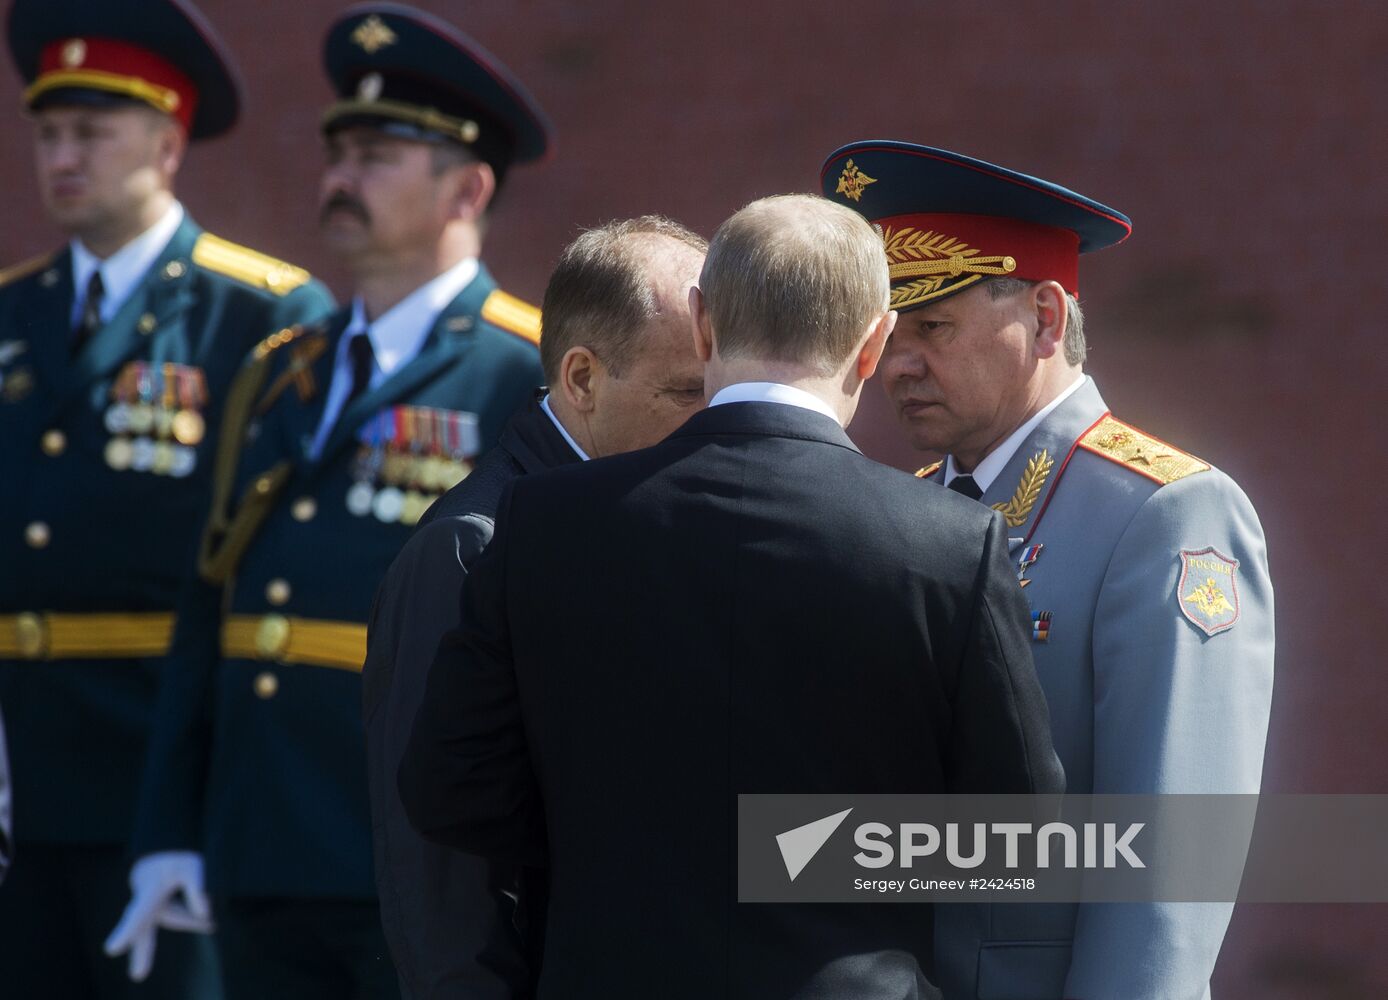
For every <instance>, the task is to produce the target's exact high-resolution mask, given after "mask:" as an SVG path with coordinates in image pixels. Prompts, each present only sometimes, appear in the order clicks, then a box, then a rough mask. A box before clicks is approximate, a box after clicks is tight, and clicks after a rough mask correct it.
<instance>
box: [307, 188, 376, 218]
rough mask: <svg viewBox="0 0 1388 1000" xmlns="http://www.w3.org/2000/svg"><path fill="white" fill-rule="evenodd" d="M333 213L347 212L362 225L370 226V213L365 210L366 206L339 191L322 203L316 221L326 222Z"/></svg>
mask: <svg viewBox="0 0 1388 1000" xmlns="http://www.w3.org/2000/svg"><path fill="white" fill-rule="evenodd" d="M333 212H347V213H348V214H350V215H355V216H356V217H357V218H358V219H359V220H361V222H362V224H363V225H366V226H369V225H371V213H370V212H368V211H367V210H366V206H365V205H363V204H362V203H361V202H360V201H358V200H357V199H356V198H353V197H352V196H351V195H350V194H348V193H347V192H345V191H339V192H337V194H335V195H333V196H332V197H331V198H329V199H328V200H327V201H325V202H323V207H322V208H321V209H319V210H318V221H319V222H320V223H322V222H326V221H327V219H328V216H329V215H331V214H332V213H333Z"/></svg>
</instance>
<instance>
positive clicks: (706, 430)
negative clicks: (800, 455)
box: [670, 402, 858, 451]
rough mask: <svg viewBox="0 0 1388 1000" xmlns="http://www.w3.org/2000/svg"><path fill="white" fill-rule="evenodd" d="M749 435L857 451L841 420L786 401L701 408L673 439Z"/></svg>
mask: <svg viewBox="0 0 1388 1000" xmlns="http://www.w3.org/2000/svg"><path fill="white" fill-rule="evenodd" d="M724 435H746V436H749V437H784V438H795V439H798V440H801V441H819V442H822V443H824V444H832V445H837V446H838V447H840V448H848V449H849V450H851V451H857V450H858V446H857V445H855V444H854V443H853V442H852V440H850V439H849V437H848V434H847V432H845V431H844V429H843V428H842V427H840V426H839V423H838V421H836V420H833V419H831V418H829V417H826V416H825V415H824V414H822V413H816V412H815V411H814V410H807V409H805V408H804V407H802V406H789V405H786V404H784V403H753V402H748V403H722V404H719V405H718V406H710V407H709V408H708V409H706V410H700V411H699V412H698V413H696V414H694V416H692V417H690V418H689V419H688V420H687V421H685V423H684V425H683V426H682V427H680V429H679V430H677V431H675V433H674V434H672V435H670V436H671V438H684V437H701V436H724Z"/></svg>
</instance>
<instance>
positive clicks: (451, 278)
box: [337, 257, 478, 388]
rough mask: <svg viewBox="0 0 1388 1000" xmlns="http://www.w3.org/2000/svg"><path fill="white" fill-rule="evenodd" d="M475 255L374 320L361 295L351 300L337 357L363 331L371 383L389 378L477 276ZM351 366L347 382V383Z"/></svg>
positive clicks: (422, 286)
mask: <svg viewBox="0 0 1388 1000" xmlns="http://www.w3.org/2000/svg"><path fill="white" fill-rule="evenodd" d="M477 271H478V266H477V258H475V257H468V258H466V259H464V260H461V261H459V262H458V263H456V264H454V265H453V266H452V267H450V268H449V269H448V270H447V271H444V272H443V273H442V274H440V275H438V276H437V277H434V278H431V279H430V280H429V281H427V282H425V283H424V284H422V285H420V286H419V287H418V288H416V289H415V290H414V291H412V292H411V293H410V294H409V295H406V296H405V297H404V298H403V299H401V300H400V301H399V302H397V303H395V305H393V306H391V307H390V308H389V309H387V310H386V311H385V312H383V313H381V315H380V316H378V317H377V318H376V320H375V321H374V322H372V321H369V320H368V319H367V316H366V304H365V303H364V302H363V301H362V298H361V296H360V295H358V296H357V297H356V298H354V299H353V300H352V319H351V321H350V322H349V323H348V324H347V329H346V330H345V331H343V334H342V338H341V340H340V341H339V342H338V352H337V353H338V357H339V359H340V360H344V361H345V359H346V356H347V342H348V341H349V340H350V339H351V338H352V336H353V335H355V334H358V333H361V332H362V331H363V330H365V331H366V335H367V336H368V337H370V338H371V350H372V351H373V352H374V353H375V355H376V366H375V369H374V370H373V371H372V373H371V387H372V388H375V387H376V386H377V385H379V384H380V383H381V382H384V381H385V380H386V379H388V378H390V376H391V375H392V374H394V373H395V370H396V369H397V368H399V367H400V366H401V365H403V364H404V363H405V362H407V361H409V360H411V359H412V358H413V357H414V356H415V355H416V354H418V353H419V349H420V347H421V346H423V344H424V338H425V337H427V336H429V331H430V330H432V329H433V328H434V323H435V321H437V320H438V317H439V313H441V312H443V310H444V309H445V308H447V306H448V304H449V303H450V302H452V301H453V300H454V299H456V298H457V297H458V295H459V294H460V293H461V292H462V290H463V289H464V288H466V287H467V286H468V285H469V284H471V283H472V279H473V278H475V277H477ZM350 371H351V369H350V366H348V375H349V378H348V384H349V385H350Z"/></svg>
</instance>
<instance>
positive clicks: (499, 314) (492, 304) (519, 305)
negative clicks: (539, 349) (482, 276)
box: [482, 288, 540, 344]
mask: <svg viewBox="0 0 1388 1000" xmlns="http://www.w3.org/2000/svg"><path fill="white" fill-rule="evenodd" d="M482 318H483V319H484V320H486V321H487V322H488V323H491V324H492V325H493V326H498V327H500V328H501V329H503V330H505V331H506V332H507V333H514V334H515V335H516V336H517V337H520V338H521V339H522V340H527V341H529V342H530V343H532V344H538V343H539V342H540V310H538V309H536V308H535V307H534V306H532V305H531V304H530V303H529V302H525V301H522V300H521V299H518V298H516V297H515V296H514V295H508V294H507V293H506V292H503V291H502V290H501V289H499V288H498V289H496V291H494V292H492V293H491V294H490V295H488V296H487V301H485V302H483V303H482Z"/></svg>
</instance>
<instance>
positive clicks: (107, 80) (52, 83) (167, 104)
mask: <svg viewBox="0 0 1388 1000" xmlns="http://www.w3.org/2000/svg"><path fill="white" fill-rule="evenodd" d="M65 87H75V88H84V89H87V90H102V91H106V92H108V93H112V94H122V95H124V96H126V97H133V98H135V99H137V100H141V101H144V102H145V103H146V104H149V105H150V106H151V107H154V108H157V109H158V110H160V111H163V112H165V113H166V114H169V115H172V116H173V117H174V118H176V119H178V121H180V122H181V123H182V124H183V127H184V128H188V127H190V125H191V124H192V121H193V109H194V108H195V107H196V106H197V100H198V92H197V89H196V88H195V87H194V86H193V82H192V81H191V80H189V79H188V77H186V76H184V75H183V73H182V72H180V71H179V70H178V69H176V68H175V67H174V66H173V65H172V64H171V63H169V62H166V61H165V60H164V59H162V58H160V57H159V56H157V55H155V54H154V53H153V52H150V51H149V50H148V49H142V48H139V47H138V46H134V45H130V44H128V43H127V42H118V41H114V40H112V39H108V38H66V39H62V40H60V41H56V42H50V43H49V44H48V45H45V46H44V48H43V52H42V53H41V55H40V57H39V75H38V77H37V78H36V79H35V80H34V82H33V83H32V84H30V85H29V88H28V89H27V90H26V91H25V92H24V100H25V102H26V103H29V104H32V103H33V102H34V100H35V99H36V98H38V97H40V96H41V95H43V94H46V93H48V92H49V91H52V90H58V89H60V88H65Z"/></svg>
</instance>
